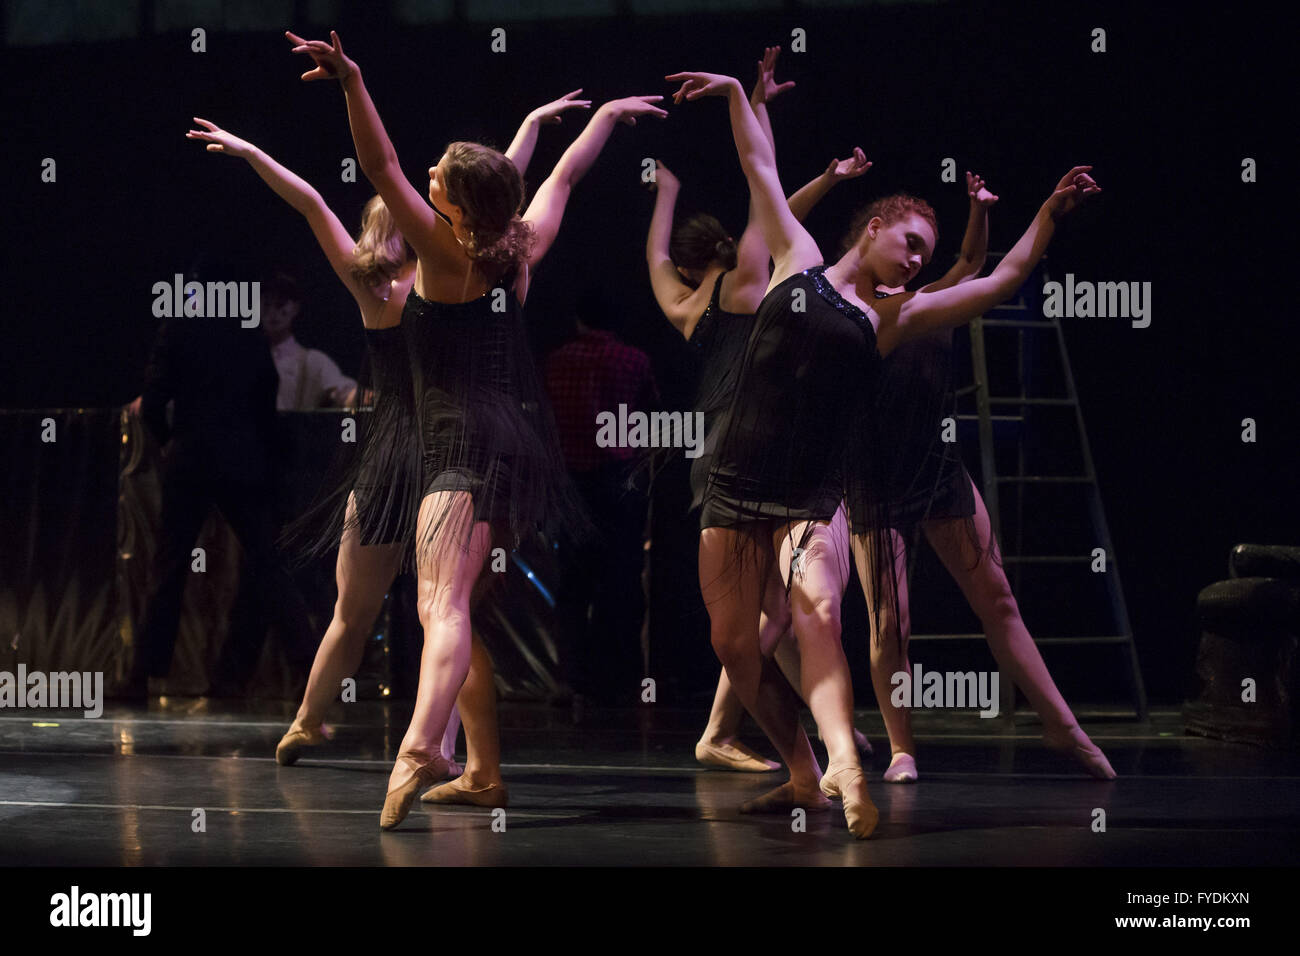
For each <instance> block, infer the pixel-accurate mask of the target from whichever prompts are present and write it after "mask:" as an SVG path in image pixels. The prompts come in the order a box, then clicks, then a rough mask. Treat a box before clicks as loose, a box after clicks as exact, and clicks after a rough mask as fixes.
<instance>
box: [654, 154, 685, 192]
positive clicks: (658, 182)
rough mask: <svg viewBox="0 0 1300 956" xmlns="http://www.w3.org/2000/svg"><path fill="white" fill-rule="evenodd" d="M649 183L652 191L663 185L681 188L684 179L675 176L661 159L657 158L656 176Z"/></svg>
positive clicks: (667, 187)
mask: <svg viewBox="0 0 1300 956" xmlns="http://www.w3.org/2000/svg"><path fill="white" fill-rule="evenodd" d="M648 185H649V186H650V190H651V191H652V192H653V191H654V190H656V189H659V188H660V187H663V188H664V189H680V188H681V186H682V181H681V180H680V179H678V178H677V177H676V176H674V175H673V174H672V173H671V172H670V171H669V169H668V167H667V166H665V165H664V164H663V162H662V161H661V160H658V159H656V160H655V178H654V179H653V180H651V181H650V182H649V184H648Z"/></svg>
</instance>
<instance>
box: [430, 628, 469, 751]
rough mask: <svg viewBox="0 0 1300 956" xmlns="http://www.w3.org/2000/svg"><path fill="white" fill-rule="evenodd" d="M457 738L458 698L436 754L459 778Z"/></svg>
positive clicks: (458, 729)
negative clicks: (439, 755) (456, 770)
mask: <svg viewBox="0 0 1300 956" xmlns="http://www.w3.org/2000/svg"><path fill="white" fill-rule="evenodd" d="M474 639H475V640H478V635H477V634H475V635H474ZM469 666H470V671H471V672H472V671H473V669H474V659H473V657H471V658H470V665H469ZM468 680H469V678H466V681H467V682H468ZM462 693H463V691H462ZM459 737H460V698H459V697H457V698H456V704H455V706H454V707H452V708H451V716H449V717H448V718H447V729H446V730H445V731H444V732H443V735H442V745H441V746H440V747H439V748H438V752H439V753H440V754H442V756H443V759H445V760H446V761H447V763H448V765H450V766H451V768H452V772H453V774H454V775H455V776H459V774H457V773H456V772H455V767H456V760H455V758H456V740H457V738H459ZM465 745H466V747H467V748H468V746H469V738H468V735H467V736H466V739H465Z"/></svg>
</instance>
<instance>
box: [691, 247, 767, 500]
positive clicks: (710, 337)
mask: <svg viewBox="0 0 1300 956" xmlns="http://www.w3.org/2000/svg"><path fill="white" fill-rule="evenodd" d="M725 275H726V273H723V275H720V276H718V279H717V282H715V283H714V285H713V296H712V298H711V299H710V300H709V305H708V308H706V309H705V310H704V315H703V316H701V317H700V320H699V322H697V323H696V325H695V330H694V332H693V333H692V334H691V338H690V346H691V348H692V349H693V350H694V351H695V352H696V353H697V354H698V355H699V356H700V365H699V368H700V381H699V387H698V388H697V389H696V393H695V405H694V410H695V411H697V412H700V413H701V414H703V416H704V451H703V453H702V454H701V455H700V457H698V458H696V459H695V460H694V461H692V462H691V508H692V510H694V509H696V508H699V507H701V506H702V505H703V504H704V489H705V486H706V485H707V484H708V477H709V468H710V467H711V464H712V460H713V450H714V447H715V445H716V444H717V438H718V436H717V429H716V425H717V421H718V417H719V416H720V415H721V414H722V413H723V412H725V411H726V409H727V406H728V405H730V404H731V398H732V395H734V394H735V391H736V383H737V382H738V381H739V380H740V370H741V367H742V365H743V363H744V358H745V349H746V347H747V346H748V344H749V333H750V332H751V331H752V330H753V328H754V316H753V315H752V314H750V313H744V312H728V311H726V310H725V309H723V308H722V299H721V295H722V280H723V277H724V276H725Z"/></svg>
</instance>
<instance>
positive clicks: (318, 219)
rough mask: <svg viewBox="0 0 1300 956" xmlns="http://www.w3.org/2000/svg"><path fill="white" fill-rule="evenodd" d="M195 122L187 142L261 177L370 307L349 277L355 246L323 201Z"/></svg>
mask: <svg viewBox="0 0 1300 956" xmlns="http://www.w3.org/2000/svg"><path fill="white" fill-rule="evenodd" d="M194 122H196V123H198V124H199V125H200V126H202V127H203V129H201V130H199V129H192V130H190V131H189V132H188V133H186V134H185V136H186V138H187V139H193V140H197V141H199V142H203V143H207V144H208V146H207V149H208V152H210V153H220V154H221V155H223V156H237V157H239V158H240V159H243V160H246V161H247V162H248V165H250V166H252V167H253V169H254V170H255V171H256V172H257V175H259V176H261V177H262V181H263V182H265V183H266V184H267V185H268V186H270V187H271V190H272V191H273V192H274V193H275V194H276V195H277V196H279V197H280V198H281V199H283V200H284V201H285V202H287V203H288V204H289V205H290V206H292V207H293V208H294V209H295V210H296V211H297V212H298V213H299V214H300V215H302V217H303V218H304V219H306V220H307V224H308V225H309V226H311V231H312V235H313V236H315V237H316V242H317V243H318V244H319V245H320V247H321V251H322V252H324V253H325V258H326V259H328V260H329V263H330V268H332V269H333V270H334V274H335V275H337V276H338V277H339V281H341V282H342V283H343V284H344V285H345V286H346V287H347V290H348V292H350V293H352V298H354V299H356V301H357V305H359V306H361V307H362V309H363V310H364V309H365V308H366V307H367V306H370V305H373V304H374V301H375V295H374V293H372V292H371V291H370V290H369V289H367V288H365V287H364V286H362V285H361V283H359V282H357V280H356V278H355V277H354V276H353V275H352V263H353V258H352V255H353V250H354V249H355V248H356V244H355V243H354V242H353V240H352V236H350V235H349V234H348V231H347V230H346V229H344V228H343V223H341V222H340V221H339V217H338V216H336V215H334V213H333V212H332V211H331V210H330V208H329V207H328V206H326V205H325V200H323V199H322V198H321V195H320V193H318V192H317V191H316V190H315V189H313V188H312V186H311V185H310V184H309V183H308V182H307V181H306V180H305V179H303V178H302V177H301V176H299V175H297V174H296V173H294V172H293V171H292V170H289V169H286V168H285V167H284V166H281V165H280V164H279V163H277V162H276V161H275V160H274V159H272V158H271V157H270V156H268V155H267V154H266V153H265V152H264V151H263V150H261V149H259V148H258V147H256V146H254V145H253V144H252V143H250V142H248V141H247V140H243V139H240V138H239V137H238V136H236V135H234V134H233V133H231V132H228V131H227V130H223V129H221V128H220V127H219V126H217V125H216V124H215V123H210V122H208V121H207V120H205V119H200V118H199V117H197V116H196V117H194Z"/></svg>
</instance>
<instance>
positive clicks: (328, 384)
mask: <svg viewBox="0 0 1300 956" xmlns="http://www.w3.org/2000/svg"><path fill="white" fill-rule="evenodd" d="M307 374H308V377H309V379H310V384H311V388H309V389H308V391H307V393H306V394H307V397H308V398H309V399H310V401H311V407H313V408H315V407H319V406H320V405H321V403H323V402H326V401H328V400H329V395H328V394H327V393H328V392H329V391H331V390H332V389H341V390H343V391H344V392H350V391H351V390H352V389H354V388H356V387H357V383H356V380H355V379H351V378H348V377H347V376H346V375H344V374H343V372H342V371H341V370H340V369H339V367H338V365H337V364H336V363H335V362H334V360H333V359H332V358H330V357H329V356H328V355H326V354H325V353H324V352H322V351H320V350H319V349H308V350H307Z"/></svg>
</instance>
